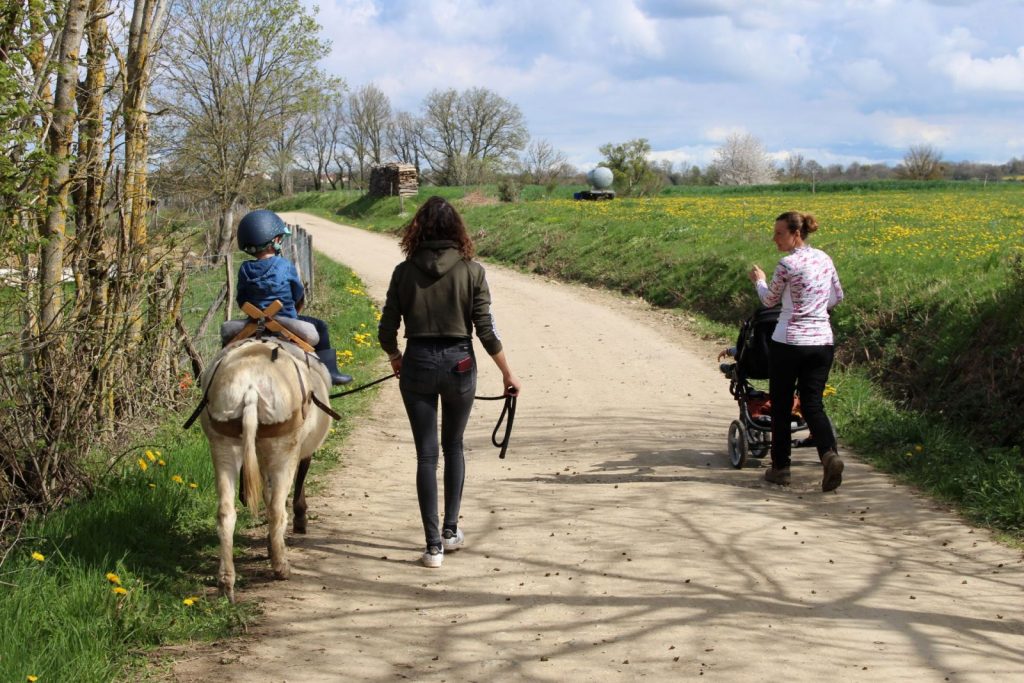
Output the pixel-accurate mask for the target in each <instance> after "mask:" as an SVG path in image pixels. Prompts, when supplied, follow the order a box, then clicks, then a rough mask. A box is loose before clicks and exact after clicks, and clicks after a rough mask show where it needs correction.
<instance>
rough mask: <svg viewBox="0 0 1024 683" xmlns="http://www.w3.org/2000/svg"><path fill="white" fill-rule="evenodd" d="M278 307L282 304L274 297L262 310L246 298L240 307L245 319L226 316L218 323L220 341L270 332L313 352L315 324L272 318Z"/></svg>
mask: <svg viewBox="0 0 1024 683" xmlns="http://www.w3.org/2000/svg"><path fill="white" fill-rule="evenodd" d="M281 308H282V304H281V302H280V301H279V300H277V299H275V300H274V301H273V302H271V304H270V305H269V306H267V307H266V308H264V309H263V310H262V311H261V310H260V309H258V308H256V306H254V305H253V304H251V303H249V302H248V301H246V302H245V303H244V304H242V311H243V312H244V313H245V314H246V315H248V316H249V317H248V318H246V319H244V320H228V321H226V322H224V323H223V324H221V326H220V339H221V342H222V343H223V344H224V346H227V345H228V344H234V343H235V342H237V341H241V340H243V339H246V338H247V337H252V336H253V335H256V336H263V335H264V334H266V333H268V332H269V333H273V334H276V335H278V336H280V337H283V338H284V339H286V340H288V341H290V342H291V343H293V344H295V345H296V346H298V347H299V348H300V349H302V350H303V351H305V352H307V353H313V346H315V345H316V344H317V342H319V341H320V335H319V334H317V332H316V328H315V327H314V326H313V325H311V324H310V323H307V322H306V321H304V320H298V319H296V318H281V319H277V318H275V317H274V316H275V315H276V314H277V313H278V312H279V311H280V310H281Z"/></svg>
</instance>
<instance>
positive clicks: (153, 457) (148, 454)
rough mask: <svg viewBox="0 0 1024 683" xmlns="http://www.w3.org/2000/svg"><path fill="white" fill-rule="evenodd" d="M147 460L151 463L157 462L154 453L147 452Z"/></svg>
mask: <svg viewBox="0 0 1024 683" xmlns="http://www.w3.org/2000/svg"><path fill="white" fill-rule="evenodd" d="M146 459H147V460H149V461H150V462H153V461H154V460H156V456H155V455H153V451H146Z"/></svg>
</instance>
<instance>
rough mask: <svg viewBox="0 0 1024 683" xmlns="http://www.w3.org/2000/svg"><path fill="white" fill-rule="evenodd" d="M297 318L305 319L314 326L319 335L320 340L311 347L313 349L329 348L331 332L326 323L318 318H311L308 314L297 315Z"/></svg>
mask: <svg viewBox="0 0 1024 683" xmlns="http://www.w3.org/2000/svg"><path fill="white" fill-rule="evenodd" d="M298 318H299V320H302V321H305V322H307V323H309V324H310V325H312V326H313V327H315V328H316V333H317V334H318V335H320V341H318V342H317V343H316V346H314V347H313V350H314V351H323V350H325V349H329V348H331V332H330V330H328V329H327V323H325V322H324V321H323V320H321V319H320V318H313V317H311V316H308V315H300V316H298Z"/></svg>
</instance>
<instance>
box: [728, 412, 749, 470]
mask: <svg viewBox="0 0 1024 683" xmlns="http://www.w3.org/2000/svg"><path fill="white" fill-rule="evenodd" d="M728 446H729V462H731V463H732V466H733V467H735V468H736V469H741V468H742V467H743V465H744V464H746V462H747V456H748V455H750V448H749V447H748V445H747V431H746V430H745V429H744V428H743V425H742V424H740V421H739V420H733V421H732V423H731V424H730V425H729V443H728Z"/></svg>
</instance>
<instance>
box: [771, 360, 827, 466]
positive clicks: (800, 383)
mask: <svg viewBox="0 0 1024 683" xmlns="http://www.w3.org/2000/svg"><path fill="white" fill-rule="evenodd" d="M833 355H834V349H833V347H832V346H831V345H829V346H796V345H793V344H781V343H779V342H777V341H774V340H773V341H772V343H771V359H772V370H771V377H770V379H769V383H768V393H769V394H770V395H771V399H772V467H774V468H775V469H782V468H785V467H789V462H790V451H791V450H792V438H793V437H792V431H791V426H790V422H791V421H792V419H793V389H794V388H796V389H799V390H800V410H801V412H803V416H804V420H806V421H807V428H808V429H809V430H810V432H811V435H812V436H813V437H814V445H815V446H816V447H817V448H818V457H819V458H820V457H821V456H822V455H823V454H824V453H825V451H827V450H830V449H835V447H836V442H835V438H834V437H833V435H832V423H831V422H829V419H828V416H827V415H826V414H825V406H824V404H823V403H822V400H821V395H822V393H823V392H824V391H825V382H827V381H828V373H829V370H831V369H832V358H833Z"/></svg>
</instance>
